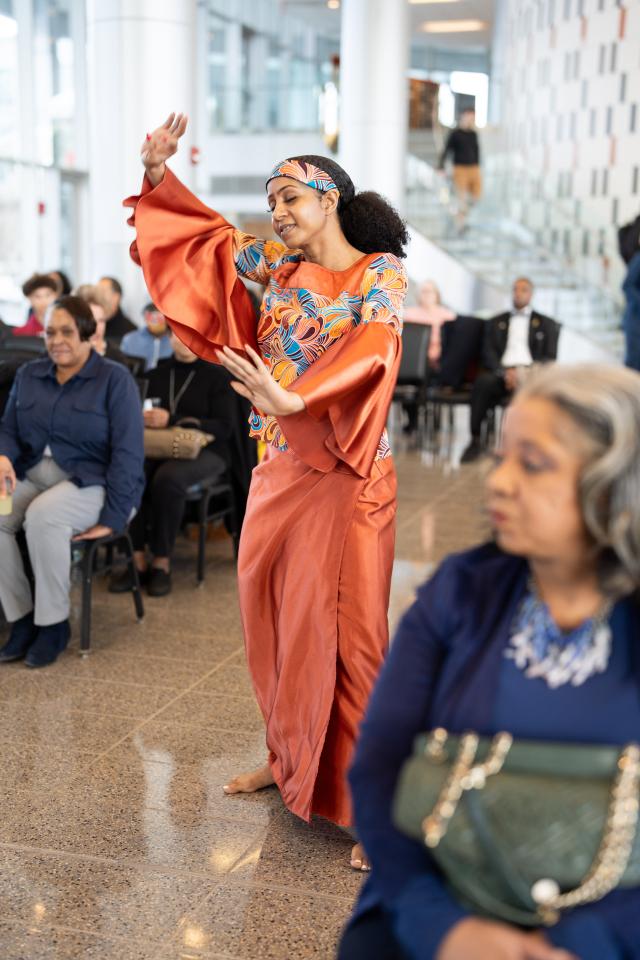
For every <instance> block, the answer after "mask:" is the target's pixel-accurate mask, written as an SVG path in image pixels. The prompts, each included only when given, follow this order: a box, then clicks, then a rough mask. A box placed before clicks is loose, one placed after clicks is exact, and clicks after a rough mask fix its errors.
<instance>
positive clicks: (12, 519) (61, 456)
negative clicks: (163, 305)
mask: <svg viewBox="0 0 640 960" xmlns="http://www.w3.org/2000/svg"><path fill="white" fill-rule="evenodd" d="M94 330H95V321H94V319H93V317H92V315H91V310H90V309H89V306H88V305H87V304H86V303H85V302H84V300H81V299H80V298H79V297H62V298H61V299H60V300H57V301H56V303H55V304H54V308H53V310H52V311H51V314H50V316H49V318H48V320H47V328H46V342H47V351H48V353H49V359H43V360H33V361H31V362H30V363H26V364H24V365H23V366H21V367H20V369H19V370H18V372H17V374H16V378H15V381H14V384H13V387H12V389H11V393H10V395H9V401H8V403H7V408H6V410H5V413H4V416H3V419H2V424H1V425H0V496H1V495H2V494H3V493H4V498H3V499H5V503H4V504H3V507H4V508H6V506H7V504H6V496H7V495H12V504H11V505H10V506H11V510H10V512H8V513H7V512H6V511H5V512H4V515H2V516H0V602H1V603H2V607H3V609H4V613H5V616H6V618H7V620H8V621H9V622H10V623H11V624H12V627H11V633H10V636H9V640H8V642H7V643H6V644H5V645H4V647H3V648H2V649H1V650H0V662H6V661H9V660H19V659H21V658H23V657H26V663H27V665H28V666H30V667H42V666H46V665H47V664H49V663H52V662H53V661H54V660H55V659H56V658H57V656H58V655H59V654H60V653H61V652H62V650H64V648H65V647H66V645H67V643H68V640H69V636H70V628H69V586H70V567H71V551H70V548H69V541H70V540H71V539H72V537H74V536H75V538H76V539H85V540H88V539H97V538H99V537H102V536H106V535H107V534H109V533H111V532H112V531H120V530H123V529H124V528H125V527H126V525H127V522H128V521H129V519H130V517H131V515H132V513H133V511H134V510H135V509H136V508H137V507H138V505H139V503H140V497H141V494H142V488H143V484H144V472H143V459H144V457H143V432H142V411H141V410H140V401H139V394H138V390H137V387H136V384H135V381H134V380H133V378H132V376H131V375H130V374H129V372H128V371H127V370H125V369H124V367H121V366H120V365H119V364H116V363H112V362H111V361H109V360H104V359H103V358H102V357H100V356H98V354H97V353H95V351H94V350H92V348H91V343H90V338H91V336H92V334H93V332H94ZM22 527H24V530H25V534H26V542H27V549H28V551H29V559H30V561H31V567H32V570H33V574H34V578H35V605H34V601H33V598H32V593H31V587H30V584H29V581H28V579H27V576H26V574H25V571H24V567H23V564H22V559H21V556H20V551H19V549H18V545H17V543H16V539H15V535H16V533H17V532H18V531H19V530H20V529H21V528H22Z"/></svg>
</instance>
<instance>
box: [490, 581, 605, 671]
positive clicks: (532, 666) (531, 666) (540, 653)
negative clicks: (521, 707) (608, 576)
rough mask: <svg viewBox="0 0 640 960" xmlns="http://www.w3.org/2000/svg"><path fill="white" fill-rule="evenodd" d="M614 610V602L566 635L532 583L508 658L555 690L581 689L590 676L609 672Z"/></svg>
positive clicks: (508, 650)
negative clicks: (612, 614)
mask: <svg viewBox="0 0 640 960" xmlns="http://www.w3.org/2000/svg"><path fill="white" fill-rule="evenodd" d="M612 607H613V604H612V602H611V601H607V602H606V603H605V604H604V606H603V607H602V610H600V611H599V613H597V614H596V615H595V616H594V617H591V618H590V619H589V620H585V622H584V623H582V624H580V626H579V627H576V628H575V630H570V631H569V632H568V633H565V632H563V631H562V630H560V628H559V627H558V626H557V624H556V623H555V621H554V620H553V617H552V616H551V614H550V612H549V608H548V607H547V605H546V603H544V602H543V601H542V600H541V599H540V597H539V596H538V594H537V591H536V588H535V584H534V583H533V581H532V580H530V581H529V585H528V591H527V595H526V596H525V598H524V600H523V601H522V603H521V604H520V607H519V608H518V612H517V614H516V616H515V619H514V621H513V625H512V633H511V637H510V639H509V646H508V647H507V649H506V650H505V653H504V655H505V657H507V659H509V660H513V661H514V663H515V665H516V667H518V669H519V670H523V671H524V674H525V676H526V677H530V678H532V679H534V678H538V677H540V678H542V679H544V680H546V682H547V684H548V686H549V687H551V688H553V689H555V688H556V687H561V686H563V685H564V684H567V683H570V684H571V685H572V686H574V687H579V686H581V685H582V684H583V683H584V682H585V681H586V680H588V679H589V677H592V676H594V674H596V673H604V671H605V670H606V669H607V665H608V663H609V656H610V654H611V628H610V627H609V617H610V615H611V609H612Z"/></svg>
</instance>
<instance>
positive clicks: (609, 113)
mask: <svg viewBox="0 0 640 960" xmlns="http://www.w3.org/2000/svg"><path fill="white" fill-rule="evenodd" d="M606 116H607V119H606V124H605V131H606V133H607V134H608V135H610V134H611V131H612V128H613V107H607V115H606Z"/></svg>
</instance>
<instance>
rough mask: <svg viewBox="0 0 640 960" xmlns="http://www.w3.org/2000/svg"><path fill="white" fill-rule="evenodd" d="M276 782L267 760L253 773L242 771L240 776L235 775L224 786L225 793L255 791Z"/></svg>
mask: <svg viewBox="0 0 640 960" xmlns="http://www.w3.org/2000/svg"><path fill="white" fill-rule="evenodd" d="M274 783H275V780H274V779H273V774H272V772H271V765H270V764H269V762H268V761H267V763H265V765H264V766H263V767H259V768H258V770H253V771H252V773H241V774H240V776H239V777H234V778H233V780H231V781H230V783H227V784H225V785H224V787H223V788H222V789H223V790H224V792H225V793H228V794H232V793H255V792H256V790H262V789H264V787H270V786H272V784H274Z"/></svg>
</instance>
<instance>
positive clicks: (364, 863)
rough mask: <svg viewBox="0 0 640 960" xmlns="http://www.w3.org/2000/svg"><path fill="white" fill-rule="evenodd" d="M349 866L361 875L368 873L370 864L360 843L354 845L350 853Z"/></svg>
mask: <svg viewBox="0 0 640 960" xmlns="http://www.w3.org/2000/svg"><path fill="white" fill-rule="evenodd" d="M351 866H352V867H353V869H354V870H360V871H361V872H362V873H369V871H370V870H371V864H370V863H369V858H368V857H367V854H366V853H365V849H364V847H363V846H362V844H361V843H356V845H355V847H354V848H353V850H352V851H351Z"/></svg>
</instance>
